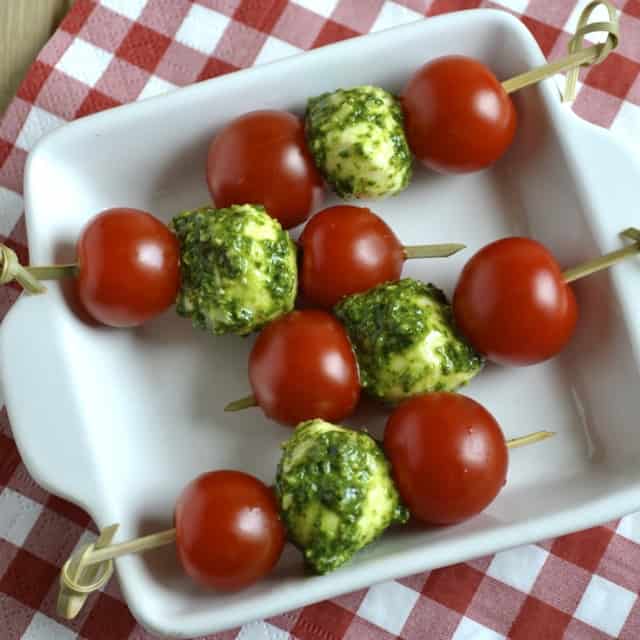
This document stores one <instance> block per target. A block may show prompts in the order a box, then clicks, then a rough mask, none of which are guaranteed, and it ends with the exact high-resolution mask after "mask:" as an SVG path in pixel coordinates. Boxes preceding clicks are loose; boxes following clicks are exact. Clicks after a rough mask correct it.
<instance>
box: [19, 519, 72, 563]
mask: <svg viewBox="0 0 640 640" xmlns="http://www.w3.org/2000/svg"><path fill="white" fill-rule="evenodd" d="M82 532H83V529H82V528H81V527H79V526H78V525H77V524H75V523H73V522H71V521H70V520H67V519H66V518H63V517H62V516H60V515H58V514H57V513H56V512H55V511H50V510H49V509H43V510H42V512H41V513H40V515H39V516H38V519H37V520H36V522H35V524H34V525H33V527H32V528H31V531H30V532H29V535H28V536H27V538H26V540H25V541H24V543H23V548H24V549H26V550H27V551H30V552H31V553H33V554H34V555H36V556H38V557H40V558H43V559H44V560H46V561H47V562H50V563H51V564H55V565H57V566H59V567H61V566H62V565H63V564H64V563H65V562H66V560H67V558H68V557H69V556H70V555H71V553H72V552H73V550H74V548H75V546H76V544H77V543H78V540H80V536H81V535H82Z"/></svg>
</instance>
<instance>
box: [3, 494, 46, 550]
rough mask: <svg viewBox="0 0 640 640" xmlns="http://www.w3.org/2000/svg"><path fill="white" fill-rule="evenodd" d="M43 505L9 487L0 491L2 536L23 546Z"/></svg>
mask: <svg viewBox="0 0 640 640" xmlns="http://www.w3.org/2000/svg"><path fill="white" fill-rule="evenodd" d="M42 509H43V506H42V505H41V504H38V503H37V502H35V501H33V500H31V498H27V497H26V496H23V495H21V494H19V493H17V492H16V491H13V489H9V487H5V489H4V490H3V491H2V493H0V513H1V514H2V518H0V536H1V537H3V538H5V539H6V540H8V541H9V542H11V543H13V544H15V545H16V546H17V547H21V546H22V545H23V543H24V541H25V540H26V538H27V536H28V535H29V532H30V531H31V529H33V525H34V524H35V523H36V520H37V519H38V516H39V515H40V514H41V513H42Z"/></svg>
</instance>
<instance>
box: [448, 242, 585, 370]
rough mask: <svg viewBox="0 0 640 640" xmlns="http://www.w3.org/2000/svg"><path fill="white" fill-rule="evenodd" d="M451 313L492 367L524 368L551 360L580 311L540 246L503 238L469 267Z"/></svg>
mask: <svg viewBox="0 0 640 640" xmlns="http://www.w3.org/2000/svg"><path fill="white" fill-rule="evenodd" d="M453 313H454V317H455V321H456V324H457V325H458V327H459V329H460V330H461V331H462V333H463V334H464V335H465V336H466V337H467V338H468V339H469V341H470V342H471V344H473V346H474V347H475V348H476V349H477V350H478V351H480V352H481V353H484V354H485V355H486V356H487V357H488V358H489V359H490V360H493V361H494V362H498V363H500V364H508V365H516V366H523V365H529V364H535V363H537V362H542V361H543V360H546V359H548V358H551V357H552V356H554V355H555V354H556V353H558V352H559V351H560V350H561V349H562V348H563V347H564V346H565V345H566V343H567V342H568V341H569V339H570V338H571V336H572V334H573V331H574V329H575V326H576V321H577V318H578V306H577V304H576V299H575V296H574V295H573V291H572V290H571V287H570V286H569V285H568V284H567V283H566V282H565V281H564V279H563V277H562V271H561V269H560V267H559V265H558V263H557V262H556V260H555V259H554V257H553V256H552V255H551V254H550V253H549V251H547V249H546V248H545V247H544V246H543V245H541V244H540V243H539V242H536V241H535V240H530V239H529V238H504V239H502V240H498V241H496V242H492V243H491V244H489V245H487V246H486V247H484V248H483V249H481V250H480V251H478V253H476V254H475V255H474V256H473V257H472V258H471V259H470V260H469V262H467V264H466V265H465V267H464V269H463V270H462V274H461V276H460V279H459V281H458V284H457V285H456V289H455V292H454V295H453Z"/></svg>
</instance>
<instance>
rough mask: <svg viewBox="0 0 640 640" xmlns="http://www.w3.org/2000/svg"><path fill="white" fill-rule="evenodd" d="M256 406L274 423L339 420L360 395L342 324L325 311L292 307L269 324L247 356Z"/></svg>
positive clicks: (353, 360) (357, 379)
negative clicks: (320, 419)
mask: <svg viewBox="0 0 640 640" xmlns="http://www.w3.org/2000/svg"><path fill="white" fill-rule="evenodd" d="M249 379H250V381H251V387H252V389H253V393H254V395H255V397H256V401H257V403H258V405H259V406H260V407H261V408H262V410H263V411H264V412H265V414H266V415H267V416H268V417H269V418H271V419H273V420H276V421H277V422H281V423H283V424H288V425H291V426H295V425H297V424H298V423H299V422H302V421H303V420H311V419H312V418H322V419H324V420H328V421H329V422H339V421H340V420H342V419H343V418H346V417H347V416H348V415H350V414H351V413H352V412H353V410H354V409H355V406H356V404H357V403H358V399H359V398H360V382H359V378H358V366H357V364H356V359H355V356H354V354H353V351H352V349H351V343H350V342H349V339H348V337H347V334H346V332H345V330H344V329H343V327H342V325H341V324H340V323H339V322H338V321H337V320H336V319H335V318H334V317H333V316H331V315H329V314H328V313H326V312H325V311H315V310H308V311H292V312H291V313H288V314H287V315H284V316H282V317H280V318H278V319H277V320H275V321H274V322H272V323H271V324H269V325H267V326H266V327H265V328H264V329H263V330H262V332H261V333H260V335H259V336H258V339H257V340H256V343H255V345H254V346H253V349H252V351H251V355H250V357H249Z"/></svg>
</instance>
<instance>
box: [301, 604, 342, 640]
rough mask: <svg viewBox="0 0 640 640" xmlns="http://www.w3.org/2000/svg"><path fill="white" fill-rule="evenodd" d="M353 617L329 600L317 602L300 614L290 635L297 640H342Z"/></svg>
mask: <svg viewBox="0 0 640 640" xmlns="http://www.w3.org/2000/svg"><path fill="white" fill-rule="evenodd" d="M353 616H354V614H353V613H351V612H350V611H347V610H346V609H343V608H342V607H339V606H338V605H337V604H334V603H333V602H331V601H329V600H326V601H324V602H318V603H317V604H312V605H310V606H308V607H305V608H304V609H303V610H302V611H301V612H300V616H299V617H298V620H297V621H296V624H295V626H294V627H293V629H291V635H293V636H294V637H295V638H299V640H317V638H342V637H343V636H344V634H345V631H346V630H347V629H348V628H349V625H350V624H351V621H352V620H353Z"/></svg>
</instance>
